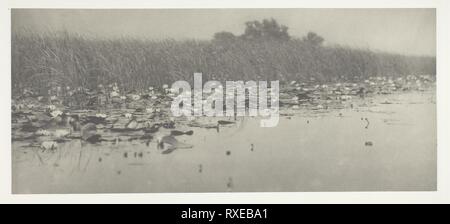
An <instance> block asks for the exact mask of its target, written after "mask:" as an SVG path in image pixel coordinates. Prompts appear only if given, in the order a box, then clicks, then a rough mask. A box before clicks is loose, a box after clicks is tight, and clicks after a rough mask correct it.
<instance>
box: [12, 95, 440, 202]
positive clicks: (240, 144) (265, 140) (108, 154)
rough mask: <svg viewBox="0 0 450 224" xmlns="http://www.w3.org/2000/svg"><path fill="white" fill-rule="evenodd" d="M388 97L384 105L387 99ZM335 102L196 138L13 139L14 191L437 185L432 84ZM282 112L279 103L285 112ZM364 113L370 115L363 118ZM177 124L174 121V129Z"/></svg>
mask: <svg viewBox="0 0 450 224" xmlns="http://www.w3.org/2000/svg"><path fill="white" fill-rule="evenodd" d="M386 100H387V101H388V102H389V103H388V104H384V103H385V101H386ZM367 101H372V103H371V104H370V105H366V104H365V103H364V102H359V103H355V106H354V107H353V108H345V109H341V110H336V109H333V110H310V109H299V110H293V109H290V110H289V112H288V113H287V114H289V116H286V115H284V116H282V117H281V118H280V123H279V124H278V126H277V127H274V128H260V127H259V121H260V119H259V118H245V119H239V121H238V122H237V123H236V124H235V125H231V126H226V127H221V128H220V131H219V132H217V131H216V130H215V129H205V128H196V127H188V126H186V127H180V128H181V129H183V128H184V129H185V130H193V131H194V134H193V135H192V136H182V137H179V139H180V140H181V141H183V142H186V143H189V144H192V145H193V146H194V147H193V148H190V149H178V150H175V151H174V152H172V153H170V154H161V152H160V151H159V150H157V149H156V143H155V142H154V141H152V142H150V143H149V144H148V145H146V144H143V143H142V142H140V141H121V142H118V143H117V144H114V143H111V142H103V143H101V144H82V143H81V142H80V141H79V140H73V141H70V142H67V143H61V144H59V147H58V150H55V151H54V152H42V151H41V150H39V149H38V148H34V147H26V146H25V144H23V143H22V142H20V141H14V142H13V150H12V166H13V167H12V170H13V173H12V175H13V186H12V190H13V193H119V192H121V193H131V192H230V191H232V192H248V191H254V192H261V191H263V192H266V191H268V192H274V191H291V192H293V191H409V190H415V191H416V190H435V189H436V161H437V153H436V104H435V92H434V90H429V91H425V92H408V93H396V94H392V95H386V96H376V97H374V98H371V99H367ZM282 113H283V111H282ZM366 118H367V120H368V122H367V121H366ZM177 128H178V127H177Z"/></svg>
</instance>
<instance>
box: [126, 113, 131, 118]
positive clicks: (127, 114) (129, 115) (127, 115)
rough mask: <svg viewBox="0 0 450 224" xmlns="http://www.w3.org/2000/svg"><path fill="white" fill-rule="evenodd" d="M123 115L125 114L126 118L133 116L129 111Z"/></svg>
mask: <svg viewBox="0 0 450 224" xmlns="http://www.w3.org/2000/svg"><path fill="white" fill-rule="evenodd" d="M124 116H125V117H126V118H131V117H133V114H131V113H126V114H124Z"/></svg>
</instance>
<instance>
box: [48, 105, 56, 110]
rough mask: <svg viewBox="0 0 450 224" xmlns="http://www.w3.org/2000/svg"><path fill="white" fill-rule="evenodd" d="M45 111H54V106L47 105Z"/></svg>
mask: <svg viewBox="0 0 450 224" xmlns="http://www.w3.org/2000/svg"><path fill="white" fill-rule="evenodd" d="M47 110H50V111H54V110H56V106H55V105H48V106H47Z"/></svg>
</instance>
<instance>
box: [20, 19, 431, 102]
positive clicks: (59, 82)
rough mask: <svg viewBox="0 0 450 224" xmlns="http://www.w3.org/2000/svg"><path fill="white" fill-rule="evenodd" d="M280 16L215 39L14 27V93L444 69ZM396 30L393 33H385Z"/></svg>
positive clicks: (350, 77)
mask: <svg viewBox="0 0 450 224" xmlns="http://www.w3.org/2000/svg"><path fill="white" fill-rule="evenodd" d="M287 30H288V28H287V27H285V26H283V25H279V24H278V23H277V22H276V21H275V20H273V19H272V20H263V21H262V22H259V21H250V22H247V23H246V29H245V31H244V33H243V34H242V35H240V36H235V35H234V34H232V33H229V32H218V33H216V34H215V35H214V38H213V39H212V40H210V41H200V40H185V41H176V40H160V41H153V40H142V39H133V38H117V39H92V38H87V37H83V36H81V35H77V34H71V33H69V32H49V33H44V34H38V33H33V32H31V31H15V32H14V30H13V35H12V49H11V54H12V67H11V70H12V91H13V96H17V95H20V94H22V93H23V90H24V89H27V90H31V91H33V92H36V93H39V95H47V94H48V90H49V89H51V88H55V87H58V86H59V87H67V86H69V87H71V88H72V89H74V88H78V87H81V88H84V89H90V90H93V89H95V88H96V87H97V86H98V85H100V84H101V85H103V86H106V85H109V84H112V83H117V84H118V86H119V87H120V88H121V89H123V90H125V91H135V92H139V91H144V90H147V88H148V87H149V86H154V87H161V86H162V85H164V84H171V83H173V82H174V81H177V80H186V81H192V75H193V73H194V72H201V73H203V77H204V80H205V81H207V80H218V81H225V80H227V81H233V80H244V81H245V80H256V81H257V80H264V81H271V80H279V81H280V83H281V84H286V83H289V82H291V81H293V80H295V81H297V82H315V83H317V84H326V83H331V82H346V81H351V82H360V81H363V80H365V79H368V78H369V77H375V76H386V77H391V78H398V77H405V76H407V75H432V76H434V75H435V73H436V59H435V57H427V56H404V55H399V54H390V53H381V52H378V53H377V52H373V51H370V50H364V49H352V48H349V47H342V46H324V45H323V42H324V39H323V38H322V37H320V36H319V35H317V34H315V33H313V32H309V33H308V34H307V35H306V36H305V37H303V38H294V37H291V36H289V34H288V32H287ZM385 38H389V37H385Z"/></svg>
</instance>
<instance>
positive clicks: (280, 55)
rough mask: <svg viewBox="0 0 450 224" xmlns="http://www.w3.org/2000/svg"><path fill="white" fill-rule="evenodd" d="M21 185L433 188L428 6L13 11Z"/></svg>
mask: <svg viewBox="0 0 450 224" xmlns="http://www.w3.org/2000/svg"><path fill="white" fill-rule="evenodd" d="M11 19H12V20H11V22H12V36H11V56H12V60H11V80H12V83H11V88H12V105H11V117H12V120H11V124H12V130H11V131H12V136H11V141H12V149H11V150H12V152H11V155H12V191H13V193H15V194H39V193H152V192H303V191H435V190H436V187H437V186H436V183H437V174H436V173H437V171H436V169H437V164H436V161H437V152H436V53H435V51H436V43H435V42H436V41H435V39H436V30H435V26H436V21H435V10H434V9H127V10H125V9H123V10H122V9H114V10H111V9H95V10H94V9H13V10H12V12H11Z"/></svg>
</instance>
